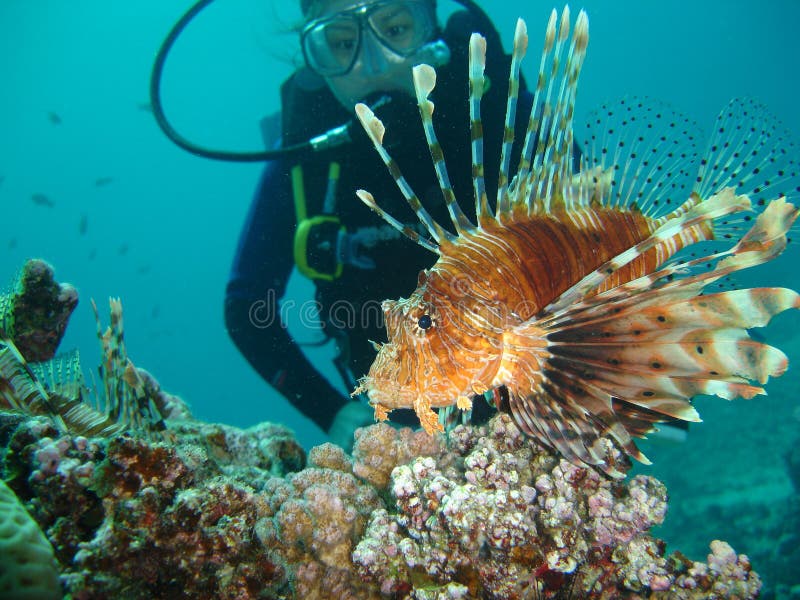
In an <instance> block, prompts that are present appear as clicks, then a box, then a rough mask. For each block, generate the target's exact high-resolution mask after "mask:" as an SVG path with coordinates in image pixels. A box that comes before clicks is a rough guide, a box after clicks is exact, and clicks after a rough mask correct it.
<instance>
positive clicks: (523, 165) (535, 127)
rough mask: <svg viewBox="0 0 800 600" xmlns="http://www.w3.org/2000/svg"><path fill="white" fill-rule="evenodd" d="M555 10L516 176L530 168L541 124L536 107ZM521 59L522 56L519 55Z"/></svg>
mask: <svg viewBox="0 0 800 600" xmlns="http://www.w3.org/2000/svg"><path fill="white" fill-rule="evenodd" d="M557 14H558V13H556V10H555V9H553V11H552V12H551V13H550V20H549V21H548V23H547V29H546V33H545V38H544V47H543V48H542V58H541V60H540V62H539V71H538V73H537V75H536V89H535V90H534V92H533V104H532V108H531V114H530V118H529V119H528V130H527V132H526V133H525V142H524V144H523V147H522V153H521V154H520V157H519V166H518V168H517V173H518V177H519V178H522V177H525V176H527V174H528V173H529V172H530V170H531V168H532V161H533V150H534V147H535V143H536V139H537V132H538V131H539V129H540V127H541V125H542V115H541V113H540V111H539V110H537V107H539V106H540V105H541V102H542V94H543V93H544V91H545V83H546V82H547V81H548V79H547V76H546V74H545V69H546V67H547V58H548V57H549V56H550V53H551V52H552V51H553V44H554V42H555V36H556V34H555V31H556V17H557ZM517 51H518V49H517V46H516V45H515V46H514V52H517ZM519 59H520V60H522V56H521V55H520V56H519Z"/></svg>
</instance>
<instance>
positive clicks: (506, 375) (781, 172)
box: [354, 9, 800, 476]
mask: <svg viewBox="0 0 800 600" xmlns="http://www.w3.org/2000/svg"><path fill="white" fill-rule="evenodd" d="M570 26H571V20H570V16H569V10H568V9H565V10H564V11H563V13H562V16H561V18H560V20H559V18H558V13H557V12H556V11H555V10H554V11H553V12H552V14H551V17H550V20H549V23H548V25H547V30H546V35H545V41H544V51H543V54H542V59H541V63H540V66H539V73H538V82H537V85H536V88H535V91H534V95H533V96H534V97H533V107H532V110H531V113H530V115H531V116H530V119H529V122H528V127H527V132H526V136H525V140H524V144H523V147H522V153H521V157H520V159H519V165H518V169H517V171H516V175H515V176H514V177H513V178H512V179H509V166H510V162H511V159H510V156H511V148H512V144H513V139H514V122H515V116H516V108H517V102H518V99H519V72H520V61H521V60H522V57H523V55H524V54H525V51H526V48H527V41H528V40H527V33H526V26H525V23H524V21H523V20H521V19H520V20H519V21H518V22H517V27H516V32H515V35H514V49H513V53H512V61H511V69H510V76H509V93H508V102H507V111H506V119H505V136H504V140H503V145H502V148H501V161H500V173H499V175H498V192H497V198H496V203H495V208H494V209H492V208H491V207H490V204H489V201H488V199H487V193H486V190H485V183H484V176H483V164H482V158H483V140H482V129H481V120H480V112H479V109H480V100H481V94H482V91H483V89H484V74H483V73H484V69H485V60H486V41H485V39H484V38H482V37H481V36H480V35H478V34H473V35H472V38H471V40H470V60H469V62H470V65H469V77H470V98H469V102H470V120H471V123H470V128H471V139H472V174H473V187H474V195H475V199H474V201H475V214H476V220H477V224H473V223H472V222H471V221H470V219H469V218H468V217H467V216H466V215H465V214H464V212H463V211H462V209H461V208H460V206H459V203H458V201H457V200H456V198H455V194H454V192H453V191H452V188H451V185H450V183H449V179H448V174H447V170H446V168H445V163H444V153H443V150H442V148H441V147H440V146H439V144H438V142H437V139H436V135H435V132H434V127H433V123H432V115H433V110H434V106H433V103H432V102H431V100H430V99H429V94H430V93H431V91H432V90H433V89H434V86H435V81H436V73H435V71H434V69H433V68H431V67H430V66H427V65H420V66H417V67H415V68H414V70H413V78H414V85H415V89H416V95H417V103H418V105H419V110H420V114H421V117H422V123H423V127H424V130H425V134H426V137H427V140H428V145H429V148H430V152H431V155H432V158H433V163H434V168H435V171H436V174H437V177H438V179H439V183H440V186H441V189H442V193H443V196H444V201H445V203H446V205H447V208H448V211H449V216H450V219H451V221H452V228H453V230H454V232H453V231H451V230H449V229H447V228H445V227H443V226H442V225H440V224H439V223H438V222H436V221H435V220H434V219H433V218H431V216H430V215H429V213H428V212H427V211H426V210H425V208H424V207H423V206H422V204H421V202H420V200H419V199H418V197H417V196H416V195H415V194H414V192H413V190H411V189H410V186H409V185H408V184H407V182H406V180H405V179H404V177H403V175H402V173H401V171H400V169H399V167H398V165H397V164H396V163H395V162H393V160H392V158H391V157H390V156H389V155H388V153H387V152H386V150H385V148H384V147H383V145H382V140H383V136H384V132H385V128H384V126H383V123H382V122H381V121H380V120H379V119H378V118H377V117H375V115H374V114H373V113H372V112H371V111H370V109H369V108H368V107H366V106H365V105H363V104H360V105H358V106H357V107H356V112H357V114H358V117H359V119H360V121H361V123H362V125H363V126H364V128H365V129H366V131H367V133H368V135H369V136H370V138H371V140H372V142H373V144H374V145H375V148H376V149H377V151H378V153H379V154H380V156H381V157H382V159H383V161H384V162H385V164H386V165H387V167H388V168H389V171H390V173H391V174H392V175H393V177H394V179H395V181H396V183H397V185H398V186H399V189H400V190H401V192H402V193H403V195H404V197H405V199H406V200H407V202H408V204H409V205H410V207H411V208H412V209H413V210H414V211H415V213H416V215H417V218H418V219H419V221H420V222H421V223H422V224H423V225H424V229H425V231H427V234H419V233H418V232H417V230H416V229H413V228H412V227H410V226H405V225H404V224H402V223H401V222H400V221H398V220H397V219H395V218H394V217H392V216H391V215H389V214H387V213H386V212H385V211H383V210H382V209H381V208H380V207H379V206H378V204H377V202H376V201H375V199H374V197H373V196H372V195H371V194H370V193H369V192H367V191H364V190H358V191H357V195H358V196H359V198H360V199H361V200H362V201H363V202H365V203H366V204H367V205H368V206H369V207H370V208H371V209H372V210H374V211H375V212H376V213H378V214H379V215H380V216H381V217H382V218H383V219H384V220H385V221H387V222H388V223H389V224H391V225H392V226H394V227H395V228H396V229H398V230H399V231H401V232H402V233H404V234H405V235H406V236H407V237H409V238H410V239H412V240H413V241H414V242H416V243H417V244H419V245H421V246H422V247H424V248H426V249H428V250H430V251H431V252H433V253H435V254H436V255H437V256H438V258H437V261H436V263H435V264H434V265H433V266H432V267H431V268H430V269H428V270H424V271H422V272H421V273H420V275H419V281H418V287H417V289H416V290H414V292H413V293H412V294H411V296H410V297H409V298H407V299H399V300H386V301H384V302H383V311H384V316H385V321H386V328H387V332H388V342H387V343H384V344H382V345H381V344H377V343H376V344H375V346H376V349H377V350H378V355H377V358H376V359H375V361H374V363H373V365H372V366H371V368H370V370H369V373H368V374H367V375H366V376H365V377H363V378H361V380H360V382H359V386H358V388H357V389H356V392H354V393H363V392H366V393H367V394H368V396H369V399H370V400H369V401H370V404H371V405H372V406H373V408H374V410H375V416H376V418H377V419H381V420H383V419H386V418H387V414H388V412H389V411H391V410H393V409H396V408H413V409H414V410H415V411H416V414H417V416H418V417H419V420H420V423H421V425H422V427H423V428H424V429H425V430H426V431H428V432H429V433H433V432H436V431H441V430H442V429H443V428H442V425H441V423H440V421H439V419H438V418H437V413H436V412H435V411H434V410H433V409H444V408H447V407H452V406H453V405H454V404H455V405H456V407H457V408H459V409H462V410H469V409H470V408H471V405H472V398H473V397H475V396H476V395H480V394H485V393H490V392H492V391H495V392H496V391H497V390H503V392H504V393H503V395H502V396H503V397H504V398H505V402H504V407H503V408H504V409H505V410H507V411H508V412H510V414H511V415H512V417H513V419H514V421H515V422H516V424H517V426H518V427H519V428H520V429H521V430H522V431H523V432H524V433H525V434H527V435H529V436H532V437H534V438H536V439H537V440H539V441H541V442H542V443H544V444H545V445H546V446H549V447H551V448H554V449H555V450H557V451H558V452H560V453H561V455H563V456H564V457H565V458H567V459H569V460H570V461H572V462H574V463H576V464H579V465H594V466H596V467H598V468H600V469H602V470H603V471H605V472H606V473H608V474H609V475H612V476H621V475H622V474H621V473H620V471H618V470H617V469H616V467H615V465H614V462H615V461H614V460H613V459H612V458H611V456H612V455H611V453H610V448H609V445H611V444H613V445H616V446H618V447H619V448H620V449H622V450H623V451H624V452H625V453H626V454H627V455H629V456H631V457H634V458H636V459H637V460H639V461H640V462H643V463H646V464H649V461H648V460H647V458H646V457H645V456H644V455H643V454H642V453H641V452H640V451H639V450H638V448H637V447H636V445H635V443H634V441H633V438H634V437H644V436H645V434H647V433H648V432H650V431H652V430H653V429H655V427H656V424H657V423H660V422H665V421H674V420H683V421H699V420H700V419H699V415H698V413H697V412H696V410H695V409H694V408H693V406H692V404H691V402H690V400H691V398H692V397H693V396H695V395H698V394H709V395H716V396H720V397H722V398H726V399H733V398H735V397H744V398H752V397H753V396H755V395H757V394H763V393H765V392H764V390H763V388H762V387H760V386H759V385H755V383H754V382H758V383H759V384H761V385H763V384H764V383H766V381H767V380H768V378H769V377H770V376H773V377H774V376H779V375H781V374H783V373H784V371H785V370H786V368H787V365H788V361H787V358H786V356H785V355H784V354H783V352H781V351H780V350H778V349H776V348H774V347H771V346H769V345H767V344H765V343H762V342H760V341H757V340H755V339H753V338H751V337H750V335H748V332H747V329H749V328H753V327H762V326H765V325H766V324H767V323H768V322H769V321H770V319H771V318H772V317H773V316H774V315H776V314H778V313H780V312H782V311H784V310H786V309H789V308H798V307H800V296H799V295H798V294H797V293H796V292H794V291H792V290H790V289H784V288H752V289H732V290H727V291H713V292H712V291H710V290H708V289H706V288H708V287H709V286H711V285H712V284H714V288H717V287H719V289H722V285H721V283H722V282H724V281H727V280H729V279H730V278H729V276H730V274H732V273H734V272H736V271H739V270H742V269H746V268H748V267H751V266H754V265H758V264H761V263H764V262H766V261H769V260H771V259H773V258H775V257H776V256H777V255H778V254H780V253H781V252H782V250H783V249H784V247H785V246H786V242H787V238H786V234H787V232H788V230H789V228H790V227H791V226H792V224H793V222H794V221H795V219H796V217H797V215H798V209H797V208H795V207H794V206H793V205H792V204H790V203H789V202H787V201H786V195H787V194H788V193H796V192H797V191H798V190H800V188H797V187H792V189H782V187H781V186H787V187H789V186H796V185H797V181H796V178H797V173H796V172H795V171H791V172H790V171H789V170H787V169H794V168H795V167H796V164H795V163H794V161H793V160H792V159H790V158H789V157H788V152H787V149H786V147H784V146H786V144H789V142H788V140H787V138H786V136H785V135H784V134H783V133H781V132H780V131H779V130H778V129H777V124H776V123H775V122H773V121H771V120H770V119H769V117H768V115H767V113H766V112H765V111H764V110H763V109H762V108H761V107H760V105H757V104H755V103H754V102H752V101H748V100H737V101H733V102H732V103H731V104H730V105H729V106H728V108H726V109H725V111H723V112H722V113H721V115H720V117H719V118H718V120H717V125H716V126H717V129H716V131H715V133H714V137H713V138H712V140H711V144H710V146H709V149H708V150H707V152H706V154H705V155H704V156H703V157H702V158H700V155H699V153H697V152H695V153H694V154H693V155H692V154H691V153H690V152H687V151H686V149H685V148H683V146H681V145H680V144H678V142H677V141H674V140H671V139H670V138H669V136H668V134H673V135H675V134H677V135H678V136H679V137H681V138H682V139H684V140H685V139H688V140H691V141H692V144H691V145H694V144H695V137H694V135H692V134H691V132H690V131H689V130H691V127H692V125H691V124H688V125H687V124H686V123H677V124H676V123H675V122H669V123H667V122H666V121H667V119H666V116H665V115H662V114H661V113H660V112H659V111H658V110H652V109H651V108H647V107H645V106H643V105H642V104H641V102H639V103H638V104H637V102H636V101H635V100H634V101H628V102H627V104H626V101H624V100H623V101H622V102H621V103H620V104H619V105H618V107H614V108H608V109H607V113H608V114H606V115H605V117H606V118H607V120H608V122H609V124H605V123H603V125H605V126H606V129H605V130H604V131H603V132H602V133H598V134H594V135H592V136H591V137H590V138H589V139H588V140H587V142H586V147H585V148H584V154H583V156H582V157H581V161H580V169H579V170H578V172H577V173H575V172H574V167H573V164H574V163H573V145H574V133H573V126H572V121H573V113H574V105H575V96H576V90H577V82H578V75H579V73H580V70H581V66H582V63H583V61H584V57H585V53H586V47H587V43H588V18H587V16H586V14H585V13H584V12H583V11H581V13H580V14H579V16H578V18H577V20H576V22H575V25H574V28H572V32H571V33H570V29H571V27H570ZM615 112H617V113H618V114H617V116H616V117H614V115H613V113H615ZM600 121H602V119H600V120H598V121H597V123H595V125H598V124H600ZM662 121H663V123H662ZM616 125H618V127H615V126H616ZM659 125H660V126H659ZM681 129H683V131H681ZM623 130H624V131H626V132H631V135H630V136H629V137H626V136H625V135H622V132H623ZM678 132H680V133H678ZM689 150H691V148H689ZM770 169H771V171H770V172H771V173H772V175H767V174H766V172H767V171H768V170H770ZM686 176H689V177H691V179H692V182H691V184H690V185H687V186H681V185H679V182H680V181H681V177H686ZM745 189H746V190H747V192H748V194H749V195H748V194H745V193H741V192H742V190H745ZM767 194H774V195H773V196H772V198H774V199H773V200H772V201H771V202H768V201H766V200H765V198H766V195H767ZM750 196H752V197H753V198H752V199H751V197H750ZM670 204H672V206H669V205H670ZM751 208H755V209H756V210H755V211H752V210H748V209H751ZM664 209H666V210H664ZM754 213H755V214H754ZM746 227H749V229H747V230H746V231H745V228H746ZM737 238H738V241H737ZM715 239H716V240H721V241H723V242H724V241H725V240H726V239H731V240H732V242H730V243H733V242H735V243H734V245H733V246H732V247H727V248H725V249H717V248H711V249H710V250H707V254H706V255H702V256H696V255H692V256H688V257H686V258H683V259H682V260H679V257H680V256H682V255H683V254H686V253H682V254H681V255H679V257H676V256H675V255H676V254H677V253H678V252H679V251H680V250H682V249H684V248H687V247H689V246H691V245H694V244H696V243H699V242H706V241H711V240H715ZM687 252H688V251H687ZM506 393H507V398H506ZM496 397H500V395H499V394H497V395H496Z"/></svg>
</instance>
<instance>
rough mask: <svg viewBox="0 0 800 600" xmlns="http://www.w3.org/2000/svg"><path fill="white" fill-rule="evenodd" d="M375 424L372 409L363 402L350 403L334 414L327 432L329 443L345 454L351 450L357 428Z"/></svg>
mask: <svg viewBox="0 0 800 600" xmlns="http://www.w3.org/2000/svg"><path fill="white" fill-rule="evenodd" d="M373 423H375V416H374V412H373V410H372V407H370V406H368V405H367V404H364V403H363V402H357V401H352V402H348V403H347V404H345V405H344V406H343V407H342V408H340V409H339V412H337V413H336V416H335V417H334V418H333V423H331V427H330V429H329V430H328V436H329V437H330V439H331V442H333V443H334V444H336V445H337V446H341V447H342V448H344V449H345V451H346V452H350V451H351V450H352V449H353V441H354V438H353V434H354V433H355V431H356V429H358V428H359V427H366V426H367V425H372V424H373Z"/></svg>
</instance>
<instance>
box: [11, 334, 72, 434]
mask: <svg viewBox="0 0 800 600" xmlns="http://www.w3.org/2000/svg"><path fill="white" fill-rule="evenodd" d="M0 400H1V401H2V402H3V403H4V404H5V405H6V406H8V408H10V409H11V410H18V411H22V412H26V413H30V414H46V415H48V416H50V417H51V418H52V419H53V420H54V421H55V423H56V426H57V427H58V428H60V429H62V430H66V425H65V424H64V420H63V419H62V418H61V415H59V414H58V410H57V409H56V407H55V406H53V403H52V402H51V400H50V395H49V394H48V393H47V390H45V389H44V387H43V386H42V384H41V383H40V381H39V380H38V378H37V377H36V374H35V373H34V372H33V371H32V370H31V368H30V365H29V364H28V361H26V360H25V358H24V357H23V356H22V354H21V353H20V351H19V350H17V347H16V346H15V345H14V342H13V341H12V340H11V338H6V337H4V336H3V337H0Z"/></svg>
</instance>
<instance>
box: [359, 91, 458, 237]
mask: <svg viewBox="0 0 800 600" xmlns="http://www.w3.org/2000/svg"><path fill="white" fill-rule="evenodd" d="M355 110H356V115H357V116H358V120H359V121H360V122H361V125H362V126H363V127H364V131H366V132H367V135H368V136H369V138H370V140H372V144H373V145H374V146H375V150H377V152H378V155H379V156H380V157H381V160H383V163H384V164H385V165H386V168H387V169H389V172H390V173H391V175H392V177H393V178H394V181H395V183H396V184H397V187H398V189H399V190H400V192H401V193H402V194H403V197H404V198H405V199H406V202H408V205H409V206H410V207H411V210H413V211H414V213H415V214H416V215H417V218H418V219H419V221H420V223H422V224H423V225H424V226H425V229H427V231H428V233H429V234H430V235H431V237H432V238H433V240H434V241H435V243H436V244H441V243H442V242H443V241H445V240H446V241H453V240H454V239H455V238H454V236H453V234H451V233H450V232H449V231H447V230H446V229H444V228H443V227H442V226H441V225H439V223H437V222H436V220H435V219H434V218H433V217H431V215H430V214H429V213H428V211H427V210H425V207H423V206H422V202H420V199H419V198H418V197H417V195H416V194H415V193H414V190H412V189H411V186H410V185H408V182H407V181H406V179H405V177H404V176H403V173H402V171H401V170H400V167H399V166H398V165H397V163H396V162H395V161H394V159H392V157H391V156H389V153H388V152H387V151H386V148H384V147H383V134H384V132H385V131H386V128H385V127H384V125H383V123H382V122H381V120H380V119H379V118H378V117H376V116H375V113H373V112H372V110H370V108H369V107H368V106H367V105H366V104H363V103H358V104H356V108H355ZM356 193H357V195H358V197H359V198H360V199H361V200H362V201H363V202H364V203H365V204H367V206H369V207H370V208H371V209H372V210H374V211H375V212H377V213H378V215H379V216H380V217H381V218H382V219H383V220H384V221H386V222H387V223H389V225H391V226H392V227H394V228H395V229H397V230H398V231H399V232H400V233H402V234H403V235H405V236H406V237H409V238H410V239H411V240H412V241H414V242H416V243H418V244H419V245H421V246H422V247H423V248H426V249H427V250H431V251H432V252H437V253H438V250H437V248H436V246H434V245H433V244H432V243H430V242H427V241H426V240H424V239H423V238H421V237H418V236H412V235H409V232H410V231H411V229H410V228H409V227H407V226H405V225H403V224H402V223H400V222H399V221H397V220H396V219H394V218H393V217H391V215H389V214H388V213H386V212H385V211H383V210H381V209H379V207H378V204H377V203H376V202H375V198H374V197H373V196H372V195H371V194H370V193H369V192H366V191H364V190H358V191H357V192H356Z"/></svg>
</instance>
